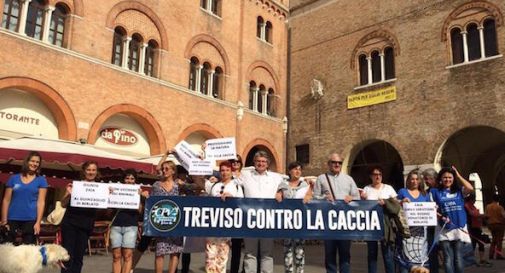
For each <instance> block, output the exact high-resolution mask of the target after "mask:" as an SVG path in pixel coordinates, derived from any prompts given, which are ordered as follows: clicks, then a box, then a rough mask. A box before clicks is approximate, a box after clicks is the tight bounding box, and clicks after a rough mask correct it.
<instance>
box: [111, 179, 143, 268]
mask: <svg viewBox="0 0 505 273" xmlns="http://www.w3.org/2000/svg"><path fill="white" fill-rule="evenodd" d="M136 181H137V172H136V171H135V170H134V169H127V170H125V172H124V177H123V183H125V184H130V185H131V184H135V182H136ZM140 209H141V208H140V207H139V208H138V209H120V210H118V211H117V212H116V215H115V216H114V218H113V219H112V224H111V231H110V242H111V247H112V272H113V273H121V272H122V273H130V270H131V268H132V255H133V249H134V248H135V243H136V242H137V232H138V219H139V213H140Z"/></svg>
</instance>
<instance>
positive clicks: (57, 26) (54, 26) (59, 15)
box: [49, 3, 68, 46]
mask: <svg viewBox="0 0 505 273" xmlns="http://www.w3.org/2000/svg"><path fill="white" fill-rule="evenodd" d="M67 15H68V9H67V8H66V7H65V6H64V5H62V4H59V3H58V4H57V5H56V7H55V9H54V11H53V14H52V15H51V25H50V26H49V42H50V43H51V44H53V45H57V46H63V38H64V36H65V23H66V21H67Z"/></svg>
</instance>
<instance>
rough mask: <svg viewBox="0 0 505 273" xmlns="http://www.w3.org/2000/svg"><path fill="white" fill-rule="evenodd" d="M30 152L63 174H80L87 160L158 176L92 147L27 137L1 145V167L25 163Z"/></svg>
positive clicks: (148, 165) (145, 166)
mask: <svg viewBox="0 0 505 273" xmlns="http://www.w3.org/2000/svg"><path fill="white" fill-rule="evenodd" d="M29 151H37V152H39V153H40V155H41V156H42V166H43V167H44V168H53V169H59V170H66V169H69V170H72V171H73V170H78V169H79V168H80V166H81V164H82V163H83V162H84V161H87V160H94V161H96V162H97V163H98V166H99V168H110V169H123V170H124V169H128V168H132V169H135V170H137V171H138V172H144V173H147V174H151V173H154V171H155V166H154V165H153V164H151V163H146V162H142V161H140V160H137V159H134V158H131V157H128V156H124V155H119V154H114V153H110V152H107V151H103V150H100V149H97V148H96V147H95V146H93V145H90V144H81V143H78V142H71V141H64V140H50V139H42V138H34V137H23V138H19V139H14V140H6V141H1V142H0V163H8V164H11V163H12V161H18V162H20V161H22V160H23V159H24V158H25V157H26V155H27V154H28V152H29Z"/></svg>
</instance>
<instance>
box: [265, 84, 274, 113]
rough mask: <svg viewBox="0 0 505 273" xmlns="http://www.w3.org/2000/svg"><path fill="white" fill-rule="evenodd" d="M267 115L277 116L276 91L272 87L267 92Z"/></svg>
mask: <svg viewBox="0 0 505 273" xmlns="http://www.w3.org/2000/svg"><path fill="white" fill-rule="evenodd" d="M267 115H269V116H272V117H273V116H275V93H274V90H273V89H272V88H270V89H268V93H267Z"/></svg>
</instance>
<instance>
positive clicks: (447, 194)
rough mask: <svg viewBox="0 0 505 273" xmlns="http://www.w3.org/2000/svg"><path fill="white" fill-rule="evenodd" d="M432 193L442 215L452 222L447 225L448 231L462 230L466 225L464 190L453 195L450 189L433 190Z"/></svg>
mask: <svg viewBox="0 0 505 273" xmlns="http://www.w3.org/2000/svg"><path fill="white" fill-rule="evenodd" d="M430 193H431V195H432V196H433V201H435V202H436V203H437V205H438V207H439V208H440V212H441V213H442V215H443V216H445V217H448V218H449V220H450V221H451V222H450V223H449V224H447V226H446V228H447V229H449V230H451V229H457V228H462V227H464V226H465V225H466V212H465V199H464V197H463V191H462V190H459V191H457V192H455V193H451V191H450V190H449V189H443V190H440V189H431V190H430Z"/></svg>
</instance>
